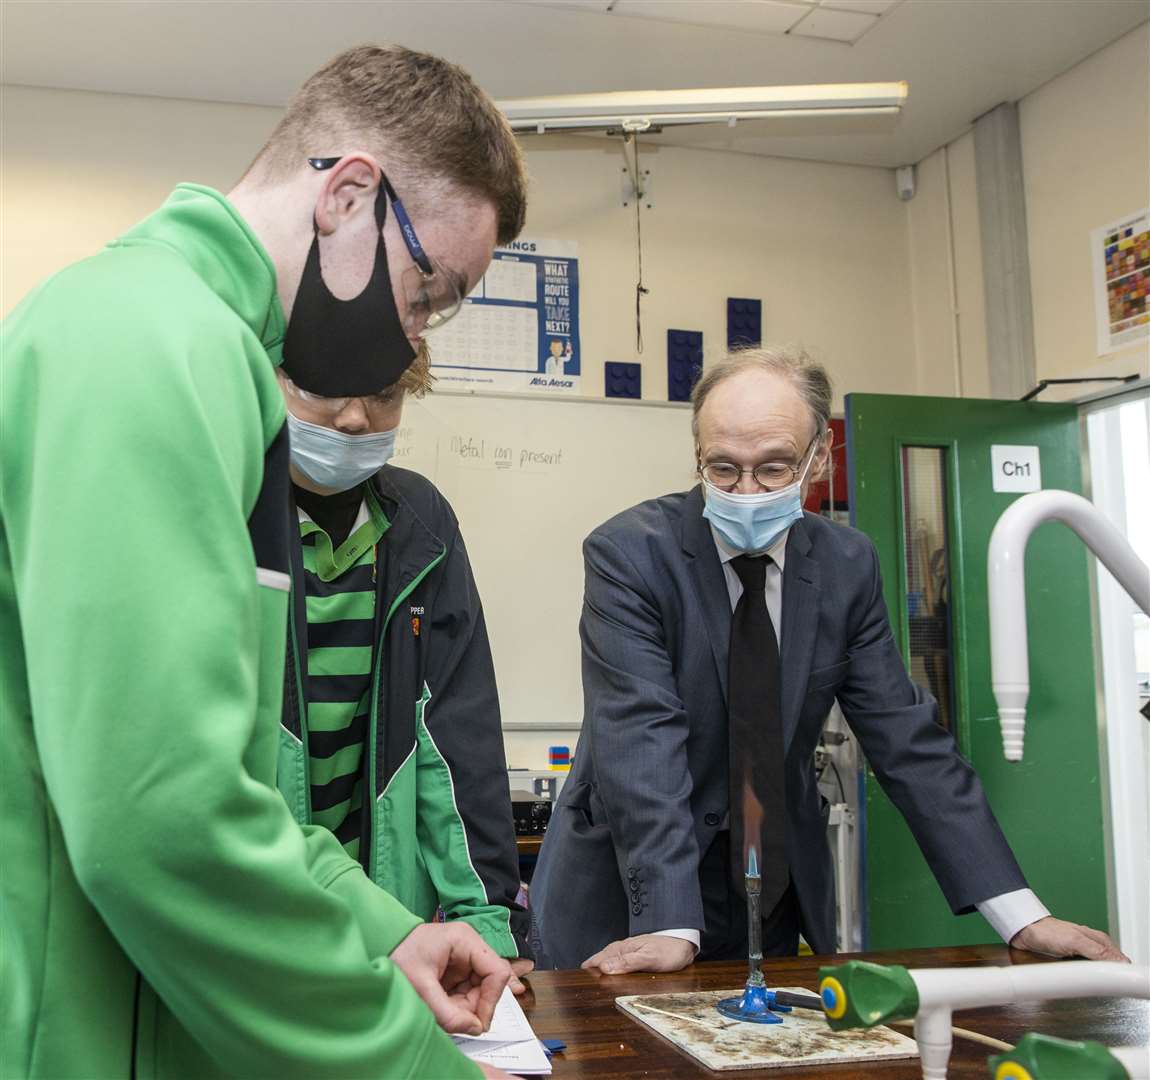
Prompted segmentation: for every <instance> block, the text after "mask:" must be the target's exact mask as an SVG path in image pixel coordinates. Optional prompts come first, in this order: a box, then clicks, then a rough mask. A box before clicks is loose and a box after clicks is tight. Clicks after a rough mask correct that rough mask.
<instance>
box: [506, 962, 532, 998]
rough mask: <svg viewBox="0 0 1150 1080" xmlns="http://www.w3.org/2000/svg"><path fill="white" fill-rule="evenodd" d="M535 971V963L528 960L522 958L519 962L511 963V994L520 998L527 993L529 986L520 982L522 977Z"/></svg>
mask: <svg viewBox="0 0 1150 1080" xmlns="http://www.w3.org/2000/svg"><path fill="white" fill-rule="evenodd" d="M534 970H535V961H534V960H527V959H524V958H523V957H520V958H519V959H518V960H512V961H511V979H510V980H509V981H508V983H507V985H508V986H510V987H511V992H512V993H513V994H514V995H515V996H516V997H518V996H519V995H520V994H526V993H527V984H526V983H525V982H520V981H519V976H520V975H526V974H527V973H528V972H529V971H534Z"/></svg>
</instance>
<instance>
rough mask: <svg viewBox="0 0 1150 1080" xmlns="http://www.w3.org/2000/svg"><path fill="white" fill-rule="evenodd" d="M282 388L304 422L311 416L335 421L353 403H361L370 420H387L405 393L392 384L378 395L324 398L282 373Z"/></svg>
mask: <svg viewBox="0 0 1150 1080" xmlns="http://www.w3.org/2000/svg"><path fill="white" fill-rule="evenodd" d="M280 386H282V387H283V392H284V396H285V397H286V398H287V399H288V401H289V402H295V403H296V404H297V406H298V409H297V410H296V411H297V412H298V413H302V414H303V415H302V416H299V417H297V418H298V419H302V420H307V419H308V417H309V416H311V417H315V418H320V417H322V418H323V419H325V420H331V419H334V418H335V417H337V416H338V415H339V414H340V413H341V412H343V410H344V409H346V408H347V407H348V405H350V404H351V403H352V402H353V401H359V402H361V403H362V404H363V407H364V411H365V412H366V413H367V415H368V419H369V420H372V421H377V420H380V419H386V416H385V414H386V413H387V412H388V410H389V409H391V408H392V407H393V406H394V405H395V403H396V401H397V400H398V399H399V398H401V397H402V396H403V393H404V391H403V388H402V387H400V386H398V385H397V384H392V385H391V386H389V387H388V388H387V389H386V390H382V391H380V392H379V393H378V394H363V395H360V396H358V397H324V396H323V395H322V394H313V393H311V392H310V391H308V390H301V389H300V388H299V387H298V386H296V384H295V383H293V382H292V381H291V379H289V378H288V377H287V376H286V375H284V374H282V373H281V375H280Z"/></svg>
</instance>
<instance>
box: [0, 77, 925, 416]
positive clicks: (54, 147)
mask: <svg viewBox="0 0 1150 1080" xmlns="http://www.w3.org/2000/svg"><path fill="white" fill-rule="evenodd" d="M277 118H278V112H277V111H276V110H274V109H265V108H257V107H251V106H238V105H215V104H206V103H198V102H188V101H173V100H169V99H161V98H136V97H125V96H120V95H109V94H89V93H80V92H74V91H59V90H43V89H31V88H24V87H5V89H4V95H3V121H4V135H3V167H4V184H3V202H2V210H3V231H4V245H3V247H4V251H3V264H2V268H3V280H2V285H0V309H2V310H4V311H5V312H6V311H8V310H10V309H11V307H12V306H13V305H14V304H15V303H16V302H17V301H18V300H19V298H20V297H21V296H22V295H23V294H24V293H25V292H26V291H27V290H28V289H29V288H31V287H32V285H34V284H35V283H36V282H37V281H39V280H41V279H42V278H43V277H45V276H46V275H47V274H49V273H51V272H52V271H53V270H55V269H58V268H59V267H61V266H63V265H66V264H67V263H69V262H71V261H73V260H75V259H77V258H80V257H83V256H84V255H87V254H89V253H91V252H94V251H96V250H98V249H99V247H100V246H101V245H102V244H103V243H104V242H106V241H107V240H108V239H110V238H111V237H113V236H115V235H116V234H118V233H119V232H121V231H122V230H123V229H125V228H126V227H128V226H129V225H131V224H132V223H133V222H134V221H136V220H138V219H139V218H140V217H142V216H144V215H145V214H147V213H148V212H149V211H150V210H151V209H152V208H153V207H155V206H156V205H158V204H159V203H160V202H161V201H162V200H163V198H164V197H165V195H166V194H167V192H168V191H169V190H170V188H171V187H172V186H173V185H174V184H175V183H176V182H178V181H181V180H196V181H199V182H201V183H205V184H209V185H212V186H215V187H219V188H223V189H226V188H227V187H229V186H230V185H231V184H232V183H233V182H234V181H235V179H236V178H237V177H238V176H239V175H240V173H241V172H242V171H243V169H244V167H245V166H246V165H247V163H248V161H249V159H250V158H251V156H252V155H253V154H254V152H255V150H256V149H258V147H259V145H260V143H261V142H262V140H263V138H264V137H265V136H266V135H267V133H268V132H269V131H270V130H271V128H272V126H273V125H274V123H275V121H276V119H277ZM527 148H528V149H527V155H528V167H529V170H530V173H531V176H532V180H533V183H532V191H531V209H530V214H529V220H528V231H529V232H530V233H532V234H534V235H537V236H544V237H556V238H562V239H574V240H576V241H578V243H579V251H580V258H581V273H582V282H581V287H582V303H581V318H582V326H583V356H584V363H585V370H586V372H587V376H586V392H587V393H588V394H592V395H599V394H601V393H602V391H603V361H605V360H626V361H632V360H637V359H640V360H641V362H642V364H643V392H644V397H647V398H654V399H656V400H659V399H662V400H665V399H666V331H667V329H668V328H669V327H673V328H677V329H688V330H702V331H703V332H704V348H705V352H706V355H707V357H708V358H712V357H714V356H716V355H718V354H719V353H720V352H721V351H722V350H723V348H724V347H725V343H726V297H727V296H750V297H761V298H762V300H763V320H764V333H765V336H766V337H767V339H768V340H774V341H802V342H803V343H805V344H806V345H808V346H809V347H811V348H812V349H814V350H815V351H816V352H817V353H818V355H820V356H821V357H822V358H823V359H824V360H825V361H826V362H827V363H828V364H829V365H830V367H831V369H832V371H833V373H834V374H835V377H836V380H837V382H838V385H839V388H840V390H841V391H847V390H871V391H904V392H905V391H906V390H908V389H911V390H913V389H914V379H915V375H914V370H915V368H914V345H913V339H912V334H911V318H910V299H909V273H908V267H907V263H906V214H905V210H904V208H903V206H902V204H901V203H900V202H899V201H898V199H897V198H896V197H895V194H894V188H893V183H892V181H891V176H890V173H889V172H888V171H887V170H884V169H872V168H863V167H853V166H843V165H824V164H818V163H811V162H798V161H785V160H778V159H772V158H760V157H752V156H749V155H743V154H732V153H723V152H715V151H699V150H679V149H674V148H665V147H663V148H658V149H656V148H654V147H652V148H651V149H650V150H649V151H648V152H647V153H645V154H643V163H644V165H645V166H648V167H650V168H651V169H652V181H653V182H652V189H651V190H652V195H653V197H654V207H653V209H651V210H645V211H644V220H643V241H644V266H645V271H646V274H645V276H646V284H647V287H648V288H649V289H650V290H651V291H650V294H649V295H648V296H647V297H646V299H645V300H644V305H643V306H644V336H645V339H646V350H645V352H644V354H643V356H642V357H641V358H640V357H638V355H637V354H636V352H635V322H634V307H635V288H634V287H635V280H636V249H635V218H634V209H633V207H632V208H628V209H624V207H623V206H622V198H621V186H622V167H623V158H622V154H621V151H620V147H619V143H618V142H617V141H608V140H602V139H600V140H588V139H585V138H574V137H561V136H559V137H554V138H552V137H548V138H547V139H546V140H543V139H529V140H528V141H527ZM908 380H909V381H908Z"/></svg>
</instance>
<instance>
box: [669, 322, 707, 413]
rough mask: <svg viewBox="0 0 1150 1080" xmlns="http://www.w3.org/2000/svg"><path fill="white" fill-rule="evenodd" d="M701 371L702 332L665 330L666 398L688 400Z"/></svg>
mask: <svg viewBox="0 0 1150 1080" xmlns="http://www.w3.org/2000/svg"><path fill="white" fill-rule="evenodd" d="M702 373H703V332H702V331H701V330H668V331H667V400H668V401H690V400H691V391H692V390H693V389H694V387H695V383H697V382H698V381H699V376H700V375H701V374H702Z"/></svg>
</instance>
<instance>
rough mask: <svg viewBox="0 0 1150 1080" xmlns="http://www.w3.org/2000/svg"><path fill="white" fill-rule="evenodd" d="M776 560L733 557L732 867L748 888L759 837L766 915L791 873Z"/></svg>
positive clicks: (737, 879) (737, 880) (739, 885)
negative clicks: (770, 583)
mask: <svg viewBox="0 0 1150 1080" xmlns="http://www.w3.org/2000/svg"><path fill="white" fill-rule="evenodd" d="M770 563H771V559H770V557H769V556H760V557H757V558H756V557H753V556H750V555H739V556H738V557H737V558H734V559H732V560H731V567H732V569H733V570H734V571H735V573H736V574H738V575H739V580H740V581H741V582H742V583H743V595H742V596H740V597H739V602H738V604H737V605H736V607H735V615H734V618H733V619H732V621H731V650H730V667H729V669H728V674H729V709H728V715H729V725H728V744H729V747H730V787H731V801H730V809H731V863H732V865H731V873H732V875H733V878H734V882H735V884H736V886H737V888H738V891H739V893H740V894H742V893H743V892H744V888H745V882H744V878H743V875H744V874H745V873H746V856H747V851H748V850H749V845H750V844H754V845H755V847H756V848H757V857H758V863H759V869H760V873H761V874H762V878H763V886H762V889H763V891H762V912H763V917H764V918H765V917H766V916H767V915H769V914H770V912H771V911H772V909H773V908H774V906H775V905H776V904H777V903H778V901H779V900H780V899H781V898H782V895H783V893H784V892H785V891H786V888H787V885H788V883H789V881H790V874H789V871H788V869H787V850H786V822H787V808H786V787H785V779H784V774H783V709H782V699H781V695H780V674H779V673H780V665H779V643H778V639H777V638H776V637H775V628H774V626H773V624H772V623H771V617H770V615H769V614H768V612H767V600H766V593H765V586H766V579H767V566H768V565H769V564H770ZM748 794H749V795H753V796H754V799H756V800H757V801H758V803H759V805H760V806H761V807H762V823H761V826H760V828H759V829H758V830H756V829H755V828H754V821H753V820H749V819H752V817H753V815H754V805H753V803H752V802H751V800H750V799H749V798H747V796H748ZM756 832H757V833H758V835H757V836H756V835H755V833H756ZM744 838H745V842H744Z"/></svg>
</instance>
